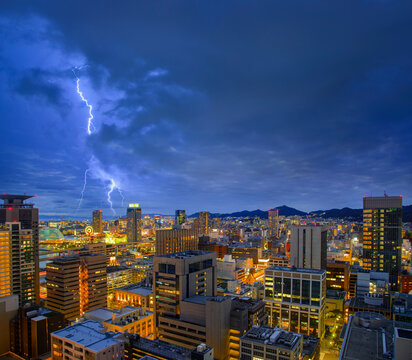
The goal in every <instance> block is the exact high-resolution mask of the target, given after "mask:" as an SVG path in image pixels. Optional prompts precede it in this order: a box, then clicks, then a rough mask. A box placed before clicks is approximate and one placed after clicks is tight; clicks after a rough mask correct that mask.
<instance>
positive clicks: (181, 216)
mask: <svg viewBox="0 0 412 360" xmlns="http://www.w3.org/2000/svg"><path fill="white" fill-rule="evenodd" d="M175 219H176V225H182V224H184V223H185V222H186V211H185V210H176V213H175Z"/></svg>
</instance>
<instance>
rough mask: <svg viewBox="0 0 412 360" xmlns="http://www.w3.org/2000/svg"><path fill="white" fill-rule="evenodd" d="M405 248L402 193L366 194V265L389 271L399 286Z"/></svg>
mask: <svg viewBox="0 0 412 360" xmlns="http://www.w3.org/2000/svg"><path fill="white" fill-rule="evenodd" d="M401 249H402V196H381V197H364V198H363V267H364V268H365V269H367V270H375V271H384V272H387V273H389V283H390V288H391V290H392V291H398V290H399V276H400V273H401Z"/></svg>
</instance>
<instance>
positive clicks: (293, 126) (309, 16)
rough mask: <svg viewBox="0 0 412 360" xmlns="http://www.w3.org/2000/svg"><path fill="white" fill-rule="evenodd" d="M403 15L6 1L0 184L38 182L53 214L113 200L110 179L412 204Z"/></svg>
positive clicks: (361, 5) (208, 195)
mask: <svg viewBox="0 0 412 360" xmlns="http://www.w3.org/2000/svg"><path fill="white" fill-rule="evenodd" d="M411 14H412V2H411V1H384V0H382V1H371V0H364V1H348V0H345V1H333V2H331V1H316V0H315V1H307V0H302V1H293V0H292V1H282V2H278V1H239V0H236V1H145V2H143V1H122V2H118V1H101V0H100V1H90V0H88V1H51V0H50V1H35V2H33V1H2V2H1V5H0V115H1V123H0V134H1V158H0V169H1V178H0V189H1V190H2V191H4V192H8V193H23V192H27V193H36V194H38V198H37V200H36V204H37V205H38V206H39V207H40V209H41V213H42V214H43V215H51V214H69V215H74V214H77V215H89V214H90V211H91V210H92V209H95V208H101V209H103V211H104V214H105V215H107V216H109V215H111V214H112V213H111V211H110V209H109V206H108V202H107V191H108V189H109V186H110V184H111V179H113V180H114V181H115V182H116V184H117V185H119V187H120V188H121V190H122V193H123V195H124V197H125V203H124V205H125V204H126V203H127V202H140V203H141V206H142V208H143V211H144V212H148V213H156V212H157V213H172V211H174V209H177V208H183V209H186V210H187V211H188V212H189V213H191V212H195V211H198V210H203V209H207V210H210V211H213V212H228V211H235V210H243V209H250V210H252V209H256V208H261V209H264V210H266V209H268V208H271V207H273V206H278V205H282V204H287V205H289V206H293V207H296V208H298V209H301V210H306V211H308V210H317V209H327V208H332V207H344V206H349V207H357V208H360V207H361V206H362V204H361V199H362V196H363V195H370V194H373V195H382V194H383V192H384V191H386V192H387V193H388V194H390V195H399V194H402V195H403V196H404V203H405V204H410V203H411V201H410V199H411V196H412V186H411V184H412V161H411V157H412V146H411V143H412V142H411V138H412V137H411V133H412V47H411V39H412V25H411V21H410V15H411ZM74 67H77V68H80V69H79V70H77V72H76V73H77V75H78V76H79V78H80V88H81V90H82V91H83V94H84V96H85V97H86V98H87V99H88V101H89V103H90V104H92V105H93V115H94V125H95V130H94V132H93V133H92V134H91V135H87V120H88V109H87V107H86V105H85V104H84V103H83V102H82V101H81V99H80V97H79V95H78V94H77V93H76V78H75V76H74V74H73V71H72V69H73V68H74ZM88 168H89V169H90V170H89V172H88V177H87V180H88V183H87V186H86V189H85V192H84V200H83V202H82V203H81V204H80V207H79V208H78V204H79V198H80V193H81V191H82V188H83V178H84V171H85V170H86V169H88ZM111 198H112V201H113V205H114V209H115V211H116V212H117V214H119V215H120V214H124V212H125V211H124V206H123V207H122V198H121V196H120V193H119V192H118V191H117V189H115V190H114V191H113V193H112V195H111ZM77 208H78V209H77Z"/></svg>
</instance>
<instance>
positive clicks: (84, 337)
mask: <svg viewBox="0 0 412 360" xmlns="http://www.w3.org/2000/svg"><path fill="white" fill-rule="evenodd" d="M101 331H104V327H103V326H102V325H101V324H100V323H99V322H97V321H91V320H87V321H85V322H83V323H78V324H74V325H71V326H68V327H66V328H64V329H61V330H57V331H55V332H54V333H52V334H53V335H55V336H57V337H59V338H63V339H66V340H69V341H72V342H74V343H76V344H79V345H81V346H84V347H86V348H87V349H89V350H91V351H93V352H99V351H101V350H103V349H105V348H107V347H109V346H112V345H116V344H118V343H119V342H121V341H120V340H117V339H115V337H116V336H118V334H115V333H112V332H109V333H102V332H101Z"/></svg>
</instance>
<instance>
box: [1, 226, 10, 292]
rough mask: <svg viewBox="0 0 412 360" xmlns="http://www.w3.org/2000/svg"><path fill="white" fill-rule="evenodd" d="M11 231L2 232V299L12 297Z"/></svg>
mask: <svg viewBox="0 0 412 360" xmlns="http://www.w3.org/2000/svg"><path fill="white" fill-rule="evenodd" d="M10 240H11V239H10V231H9V230H7V229H5V227H4V229H2V230H0V297H3V296H9V295H11V256H10Z"/></svg>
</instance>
